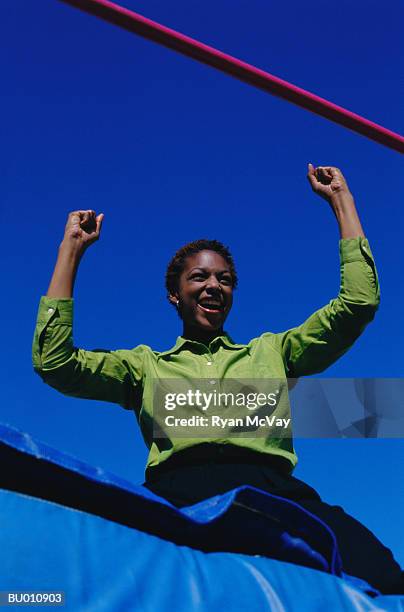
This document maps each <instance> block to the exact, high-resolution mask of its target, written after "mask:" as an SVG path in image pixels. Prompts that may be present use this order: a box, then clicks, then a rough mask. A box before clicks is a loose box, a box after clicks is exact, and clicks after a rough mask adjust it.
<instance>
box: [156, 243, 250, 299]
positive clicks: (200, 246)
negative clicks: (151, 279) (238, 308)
mask: <svg viewBox="0 0 404 612" xmlns="http://www.w3.org/2000/svg"><path fill="white" fill-rule="evenodd" d="M200 251H215V252H216V253H219V255H221V256H222V257H223V259H224V260H225V261H226V262H227V263H228V264H229V268H230V272H231V276H232V280H233V285H232V286H233V289H236V288H237V285H238V278H237V272H236V267H235V265H234V260H233V256H232V254H231V253H230V251H229V249H228V247H226V246H224V244H222V243H221V242H219V241H218V240H208V239H207V238H200V239H199V240H194V241H193V242H188V244H185V245H184V246H182V247H181V248H180V249H178V251H177V252H176V253H175V255H174V257H173V258H172V259H171V261H170V263H169V264H168V267H167V272H166V289H167V299H168V300H169V298H170V294H173V293H175V292H176V291H178V284H179V279H180V276H181V274H182V272H183V271H184V268H185V260H186V259H187V257H189V256H190V255H194V254H195V253H199V252H200ZM170 304H172V302H170ZM172 305H173V306H174V307H175V304H172Z"/></svg>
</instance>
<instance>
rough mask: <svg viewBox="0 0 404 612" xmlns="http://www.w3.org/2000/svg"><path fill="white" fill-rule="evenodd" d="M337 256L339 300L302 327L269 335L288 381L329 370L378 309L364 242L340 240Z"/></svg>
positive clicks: (372, 269)
mask: <svg viewBox="0 0 404 612" xmlns="http://www.w3.org/2000/svg"><path fill="white" fill-rule="evenodd" d="M339 253H340V279H341V280H340V290H339V293H338V296H337V297H336V298H335V299H333V300H331V302H330V303H329V304H327V305H326V306H324V307H323V308H320V310H317V311H316V312H315V313H314V314H312V315H311V316H310V317H309V318H308V319H307V320H306V321H305V322H304V323H303V324H302V325H300V326H298V327H294V328H292V329H289V330H288V331H286V332H282V333H279V334H273V335H271V341H272V342H274V344H275V346H276V348H277V350H278V351H280V352H281V354H282V358H283V361H284V365H285V370H286V374H287V376H289V377H299V376H308V375H311V374H316V373H318V372H322V371H323V370H325V369H326V368H327V367H329V366H330V365H331V364H332V363H334V362H335V361H336V360H337V359H338V358H339V357H340V356H341V355H343V354H344V353H345V352H346V351H347V350H348V349H349V348H350V346H352V344H353V343H354V342H355V340H356V339H357V338H358V337H359V336H360V334H361V333H362V332H363V330H364V329H365V327H366V326H367V325H368V323H370V322H371V321H372V320H373V318H374V316H375V313H376V311H377V309H378V307H379V303H380V288H379V280H378V275H377V271H376V266H375V263H374V259H373V255H372V252H371V250H370V246H369V243H368V241H367V239H366V238H363V237H360V236H358V237H357V238H345V239H341V240H340V241H339Z"/></svg>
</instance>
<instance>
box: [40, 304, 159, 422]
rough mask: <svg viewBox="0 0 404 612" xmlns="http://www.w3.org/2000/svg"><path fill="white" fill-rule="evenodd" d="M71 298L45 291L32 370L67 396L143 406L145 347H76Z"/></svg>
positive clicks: (131, 407) (125, 406)
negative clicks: (49, 294) (57, 296)
mask: <svg viewBox="0 0 404 612" xmlns="http://www.w3.org/2000/svg"><path fill="white" fill-rule="evenodd" d="M72 328H73V298H49V297H46V296H42V297H41V300H40V303H39V309H38V316H37V322H36V327H35V332H34V339H33V343H32V362H33V366H34V370H35V372H36V373H37V374H39V376H40V377H41V378H42V380H43V381H44V382H45V383H46V384H48V385H50V386H51V387H53V388H54V389H57V390H58V391H60V392H61V393H63V394H65V395H70V396H73V397H81V398H84V399H94V400H101V401H105V402H113V403H116V404H119V405H121V406H122V407H123V408H127V409H136V410H137V411H138V410H140V404H141V397H142V379H143V361H144V351H145V349H146V348H147V347H145V346H144V345H139V346H137V347H135V348H134V349H120V350H113V351H108V350H104V349H96V350H91V351H89V350H84V349H81V348H76V347H74V346H73V331H72Z"/></svg>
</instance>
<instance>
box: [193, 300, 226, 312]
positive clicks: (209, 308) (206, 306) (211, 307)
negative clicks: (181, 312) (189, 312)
mask: <svg viewBox="0 0 404 612" xmlns="http://www.w3.org/2000/svg"><path fill="white" fill-rule="evenodd" d="M198 307H199V308H200V309H201V310H203V311H204V312H208V313H211V314H218V313H220V312H223V305H222V304H218V303H217V302H207V301H206V302H203V303H201V302H198Z"/></svg>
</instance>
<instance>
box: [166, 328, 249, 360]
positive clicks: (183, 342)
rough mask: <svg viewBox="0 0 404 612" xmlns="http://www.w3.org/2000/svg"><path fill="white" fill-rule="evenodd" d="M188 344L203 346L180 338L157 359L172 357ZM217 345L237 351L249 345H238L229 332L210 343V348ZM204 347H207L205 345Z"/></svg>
mask: <svg viewBox="0 0 404 612" xmlns="http://www.w3.org/2000/svg"><path fill="white" fill-rule="evenodd" d="M186 344H191V345H201V342H197V341H196V340H189V339H188V338H184V336H178V337H177V341H176V343H175V344H174V346H173V347H172V348H170V349H168V351H163V352H161V353H159V354H158V355H157V359H159V358H160V357H165V356H166V355H170V354H171V353H176V352H177V351H179V350H180V349H181V348H182V347H183V346H185V345H186ZM217 344H224V345H225V346H227V347H228V348H230V349H236V350H240V349H243V348H248V346H247V344H236V343H235V342H234V341H233V339H232V338H231V336H230V335H229V334H228V333H227V332H224V333H223V334H222V335H221V336H216V338H214V339H213V340H212V342H210V344H209V346H208V348H209V347H214V346H216V345H217ZM204 346H207V345H204Z"/></svg>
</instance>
